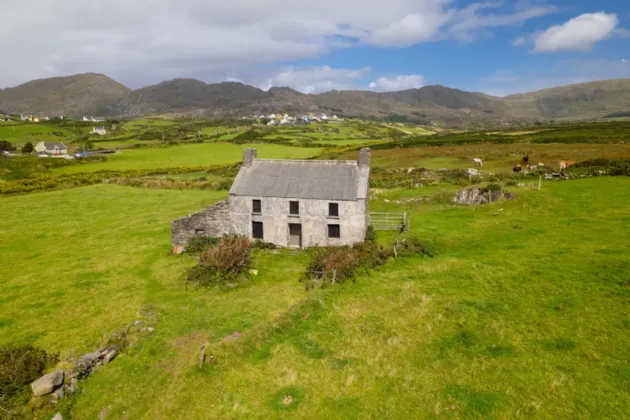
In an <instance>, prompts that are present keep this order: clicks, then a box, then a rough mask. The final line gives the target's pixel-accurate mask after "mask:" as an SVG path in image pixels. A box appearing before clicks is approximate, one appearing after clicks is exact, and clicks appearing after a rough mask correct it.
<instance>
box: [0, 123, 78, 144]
mask: <svg viewBox="0 0 630 420" xmlns="http://www.w3.org/2000/svg"><path fill="white" fill-rule="evenodd" d="M81 130H82V129H81V128H79V129H77V131H76V132H77V133H81ZM53 133H59V134H61V136H55V135H53ZM72 137H73V132H72V128H69V129H68V128H67V127H60V126H58V125H47V124H46V123H30V124H24V123H22V124H17V123H13V124H4V125H1V126H0V140H5V141H9V142H11V143H24V142H26V141H31V142H33V143H35V142H38V141H60V142H66V143H68V142H70V140H71V139H72Z"/></svg>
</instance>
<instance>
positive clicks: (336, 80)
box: [246, 66, 371, 93]
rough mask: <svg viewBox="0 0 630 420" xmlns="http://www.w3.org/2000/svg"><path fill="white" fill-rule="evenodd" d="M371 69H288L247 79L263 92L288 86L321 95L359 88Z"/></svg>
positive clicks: (247, 81)
mask: <svg viewBox="0 0 630 420" xmlns="http://www.w3.org/2000/svg"><path fill="white" fill-rule="evenodd" d="M370 70H371V69H370V68H369V67H364V68H362V69H340V68H333V67H329V66H321V67H303V68H296V67H287V68H283V69H280V70H278V71H276V72H274V73H272V74H269V75H266V76H261V75H259V76H254V77H251V78H247V79H246V83H251V84H253V85H255V86H258V87H260V88H261V89H263V90H268V89H269V88H271V87H274V86H276V87H278V86H288V87H290V88H293V89H295V90H298V91H300V92H302V93H320V92H326V91H330V90H333V89H337V90H345V89H355V88H358V86H359V82H360V80H361V79H363V78H364V77H366V76H367V75H368V73H369V72H370Z"/></svg>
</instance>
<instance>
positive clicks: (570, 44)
mask: <svg viewBox="0 0 630 420" xmlns="http://www.w3.org/2000/svg"><path fill="white" fill-rule="evenodd" d="M618 24H619V19H617V15H615V14H614V13H610V14H608V13H604V12H599V13H585V14H583V15H580V16H578V17H576V18H573V19H571V20H569V21H567V22H565V23H564V24H562V25H556V26H552V27H550V28H549V29H547V30H546V31H544V32H542V33H541V34H540V35H538V36H537V37H536V39H535V41H534V51H536V52H556V51H570V50H574V51H590V50H591V49H592V48H593V45H594V44H595V43H596V42H598V41H601V40H604V39H606V38H609V37H610V36H612V34H613V32H614V30H615V28H616V27H617V25H618Z"/></svg>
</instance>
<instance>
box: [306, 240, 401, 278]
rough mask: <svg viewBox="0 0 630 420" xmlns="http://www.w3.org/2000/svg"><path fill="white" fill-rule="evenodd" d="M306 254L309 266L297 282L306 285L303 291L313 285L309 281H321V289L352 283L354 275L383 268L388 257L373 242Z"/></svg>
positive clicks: (311, 251) (328, 248) (322, 249)
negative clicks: (332, 284) (308, 258)
mask: <svg viewBox="0 0 630 420" xmlns="http://www.w3.org/2000/svg"><path fill="white" fill-rule="evenodd" d="M310 253H311V256H310V260H309V263H308V265H307V267H306V269H305V272H304V275H303V276H302V278H301V279H300V281H305V282H306V283H307V286H306V287H307V289H308V288H310V287H312V286H313V285H314V281H313V280H316V281H317V280H321V282H322V286H325V285H326V284H327V283H328V282H330V283H332V282H333V280H334V282H335V283H343V282H345V281H347V280H351V279H354V277H355V275H356V274H357V272H358V271H360V270H368V269H371V268H375V267H377V266H379V265H382V264H385V262H387V260H388V259H389V258H390V257H391V256H392V252H391V251H389V250H385V249H384V248H383V247H379V246H378V245H377V244H376V243H375V242H358V243H356V244H354V245H353V246H331V247H319V248H313V249H311V250H310Z"/></svg>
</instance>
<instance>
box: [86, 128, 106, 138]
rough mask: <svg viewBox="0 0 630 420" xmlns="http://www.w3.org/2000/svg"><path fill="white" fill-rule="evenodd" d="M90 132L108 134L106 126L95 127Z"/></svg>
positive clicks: (101, 134)
mask: <svg viewBox="0 0 630 420" xmlns="http://www.w3.org/2000/svg"><path fill="white" fill-rule="evenodd" d="M89 134H98V135H99V136H104V135H105V134H107V130H105V127H94V128H93V129H92V131H90V133H89Z"/></svg>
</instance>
